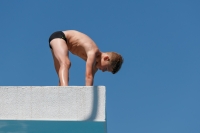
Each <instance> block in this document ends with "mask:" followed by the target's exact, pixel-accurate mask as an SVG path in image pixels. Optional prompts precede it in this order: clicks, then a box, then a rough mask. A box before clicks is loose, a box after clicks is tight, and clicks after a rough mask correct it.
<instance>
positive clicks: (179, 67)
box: [0, 0, 200, 133]
mask: <svg viewBox="0 0 200 133" xmlns="http://www.w3.org/2000/svg"><path fill="white" fill-rule="evenodd" d="M199 14H200V1H199V0H190V1H189V0H166V1H160V0H153V1H149V0H138V1H134V0H126V1H119V0H110V1H107V0H101V1H94V0H86V1H83V0H77V1H73V0H72V1H66V0H54V1H53V0H48V1H47V0H43V1H42V0H40V1H39V0H36V1H33V0H32V1H26V0H15V1H14V0H13V1H6V0H4V1H3V0H1V1H0V16H1V19H0V37H1V39H0V85H1V86H56V85H57V84H58V79H57V75H56V73H55V70H54V66H53V60H52V56H51V52H50V49H49V47H48V38H49V36H50V34H51V33H52V32H54V31H57V30H69V29H74V30H78V31H81V32H84V33H85V34H87V35H89V36H90V37H91V38H92V39H93V40H94V41H95V42H96V44H97V45H98V46H99V48H100V50H101V51H116V52H118V53H120V54H122V55H123V57H124V64H123V66H122V69H121V70H120V71H119V72H118V73H117V74H116V75H113V74H111V73H106V72H105V73H103V72H100V71H99V72H97V73H96V76H95V83H94V85H104V86H106V88H107V128H108V133H200V15H199ZM70 59H71V62H72V67H71V69H70V85H71V86H82V85H84V83H85V80H84V75H85V62H84V61H83V60H81V59H80V58H78V57H76V56H74V55H72V54H70Z"/></svg>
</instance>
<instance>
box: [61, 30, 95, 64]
mask: <svg viewBox="0 0 200 133" xmlns="http://www.w3.org/2000/svg"><path fill="white" fill-rule="evenodd" d="M63 33H64V34H65V36H66V38H67V41H68V43H67V46H68V48H69V51H70V52H71V53H72V54H74V55H77V56H79V57H81V58H82V59H83V60H85V61H86V60H87V57H88V53H89V52H91V51H99V50H98V47H97V45H96V44H95V42H94V41H93V40H92V39H91V38H90V37H88V36H87V35H85V34H84V33H81V32H78V31H75V30H67V31H63ZM96 53H97V56H98V53H99V52H96Z"/></svg>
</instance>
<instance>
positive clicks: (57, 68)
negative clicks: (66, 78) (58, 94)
mask: <svg viewBox="0 0 200 133" xmlns="http://www.w3.org/2000/svg"><path fill="white" fill-rule="evenodd" d="M51 53H52V56H53V60H54V67H55V69H56V73H57V75H58V73H59V69H60V64H59V62H58V60H57V59H56V57H55V55H54V53H53V50H52V49H51ZM58 76H59V75H58ZM58 86H60V80H59V82H58Z"/></svg>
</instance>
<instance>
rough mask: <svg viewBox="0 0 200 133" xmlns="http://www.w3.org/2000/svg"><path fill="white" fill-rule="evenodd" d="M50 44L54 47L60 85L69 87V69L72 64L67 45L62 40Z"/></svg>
mask: <svg viewBox="0 0 200 133" xmlns="http://www.w3.org/2000/svg"><path fill="white" fill-rule="evenodd" d="M50 44H51V47H52V54H53V58H54V65H55V69H56V72H57V73H58V76H59V82H60V85H61V86H68V82H69V68H70V66H71V62H70V60H69V54H68V53H69V52H68V47H67V44H66V42H65V41H64V40H63V39H60V38H56V39H53V40H52V41H51V42H50Z"/></svg>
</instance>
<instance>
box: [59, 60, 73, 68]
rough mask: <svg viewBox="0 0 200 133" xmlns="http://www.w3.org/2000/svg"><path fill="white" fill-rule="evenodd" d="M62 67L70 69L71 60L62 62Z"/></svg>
mask: <svg viewBox="0 0 200 133" xmlns="http://www.w3.org/2000/svg"><path fill="white" fill-rule="evenodd" d="M60 66H61V67H65V68H68V69H69V68H70V67H71V61H70V60H65V61H62V62H60Z"/></svg>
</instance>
